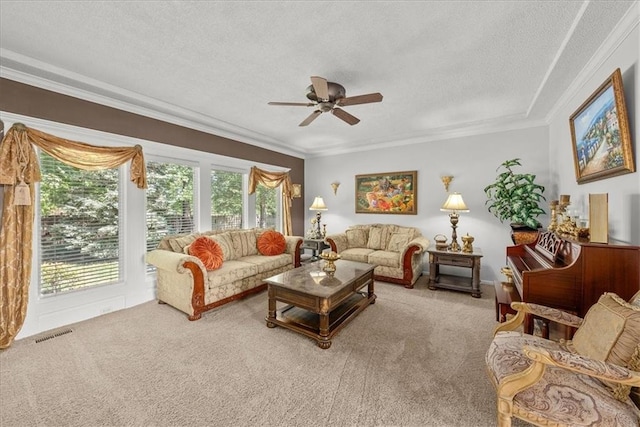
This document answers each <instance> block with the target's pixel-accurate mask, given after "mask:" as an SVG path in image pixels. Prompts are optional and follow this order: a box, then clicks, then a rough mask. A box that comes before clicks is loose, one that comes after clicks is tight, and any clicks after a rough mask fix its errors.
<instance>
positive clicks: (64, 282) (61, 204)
mask: <svg viewBox="0 0 640 427" xmlns="http://www.w3.org/2000/svg"><path fill="white" fill-rule="evenodd" d="M40 166H41V171H42V181H41V183H40V232H41V234H40V251H39V255H40V295H53V294H60V293H63V292H67V291H71V290H76V289H80V288H87V287H91V286H97V285H104V284H109V283H114V282H117V281H120V280H121V279H122V273H121V270H122V268H121V262H120V258H121V253H120V238H119V236H120V220H119V211H120V184H119V183H120V169H108V170H104V171H83V170H81V169H77V168H75V167H73V166H68V165H66V164H64V163H62V162H60V161H58V160H56V159H54V158H53V157H51V156H49V155H48V154H46V153H43V152H41V153H40Z"/></svg>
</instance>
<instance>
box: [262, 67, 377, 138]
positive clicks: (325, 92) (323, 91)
mask: <svg viewBox="0 0 640 427" xmlns="http://www.w3.org/2000/svg"><path fill="white" fill-rule="evenodd" d="M346 96H347V92H346V90H345V88H344V86H342V85H340V84H338V83H334V82H329V81H327V79H325V78H324V77H318V76H311V85H310V86H308V87H307V98H308V99H309V100H310V101H312V102H311V103H307V104H304V103H301V102H269V105H282V106H300V107H316V108H317V109H316V110H315V111H314V112H313V113H311V114H310V115H309V116H308V117H307V118H306V119H304V120H303V121H302V123H300V124H299V126H307V125H309V123H311V122H312V121H313V120H315V119H316V117H318V116H319V115H320V114H322V113H329V112H330V113H332V114H333V115H334V116H336V117H337V118H339V119H340V120H342V121H344V122H346V123H348V124H350V125H351V126H353V125H355V124H357V123H358V122H360V119H358V118H357V117H354V116H352V115H351V114H349V113H347V112H346V111H344V110H342V109H340V108H338V107H343V106H348V105H357V104H369V103H372V102H380V101H382V95H381V94H380V93H368V94H365V95H357V96H351V97H349V98H347V97H346Z"/></svg>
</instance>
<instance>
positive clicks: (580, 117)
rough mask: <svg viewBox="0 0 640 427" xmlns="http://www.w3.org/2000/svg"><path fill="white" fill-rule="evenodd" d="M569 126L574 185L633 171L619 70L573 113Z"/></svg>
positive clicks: (629, 137) (627, 122)
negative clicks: (574, 176)
mask: <svg viewBox="0 0 640 427" xmlns="http://www.w3.org/2000/svg"><path fill="white" fill-rule="evenodd" d="M569 123H570V125H571V141H572V144H573V163H574V167H575V171H576V181H577V182H578V184H584V183H585V182H589V181H595V180H598V179H603V178H608V177H611V176H615V175H621V174H624V173H630V172H634V171H635V166H634V163H633V153H632V149H631V136H630V132H629V121H628V118H627V108H626V106H625V103H624V92H623V90H622V74H621V73H620V69H619V68H618V69H616V70H615V71H614V72H613V74H612V75H611V76H609V78H608V79H607V80H606V81H605V82H604V83H603V84H602V85H601V86H600V87H599V88H598V89H597V90H596V91H595V92H594V93H593V94H592V95H591V96H590V97H589V99H587V100H586V101H585V102H584V103H583V104H582V105H581V106H580V108H578V110H576V112H575V113H573V115H572V116H571V118H570V119H569Z"/></svg>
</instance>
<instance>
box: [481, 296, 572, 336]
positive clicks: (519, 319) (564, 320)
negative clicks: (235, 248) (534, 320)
mask: <svg viewBox="0 0 640 427" xmlns="http://www.w3.org/2000/svg"><path fill="white" fill-rule="evenodd" d="M511 308H513V309H514V310H516V312H517V313H516V315H515V316H514V317H513V318H511V319H509V320H508V321H506V322H504V323H501V324H499V325H498V326H496V327H495V328H494V330H493V334H494V335H495V334H497V333H498V332H500V331H513V330H515V329H517V328H518V327H519V326H520V325H522V324H523V323H524V319H525V317H526V315H527V314H531V315H534V316H536V317H541V318H543V319H547V320H550V321H552V322H556V323H560V324H562V325H566V326H570V327H572V328H578V327H580V325H581V324H582V318H581V317H578V316H575V315H573V314H571V313H567V312H565V311H562V310H558V309H557V308H552V307H546V306H544V305H540V304H531V303H526V302H512V303H511Z"/></svg>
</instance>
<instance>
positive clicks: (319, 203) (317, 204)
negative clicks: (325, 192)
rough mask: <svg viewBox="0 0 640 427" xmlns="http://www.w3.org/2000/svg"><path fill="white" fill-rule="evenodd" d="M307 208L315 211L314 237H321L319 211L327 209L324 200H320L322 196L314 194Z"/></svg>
mask: <svg viewBox="0 0 640 427" xmlns="http://www.w3.org/2000/svg"><path fill="white" fill-rule="evenodd" d="M309 210H310V211H316V226H317V230H316V239H322V231H320V220H321V219H322V214H321V213H320V211H326V210H328V209H327V206H326V205H325V204H324V200H322V197H320V196H316V198H315V199H313V204H312V205H311V207H310V208H309Z"/></svg>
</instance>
